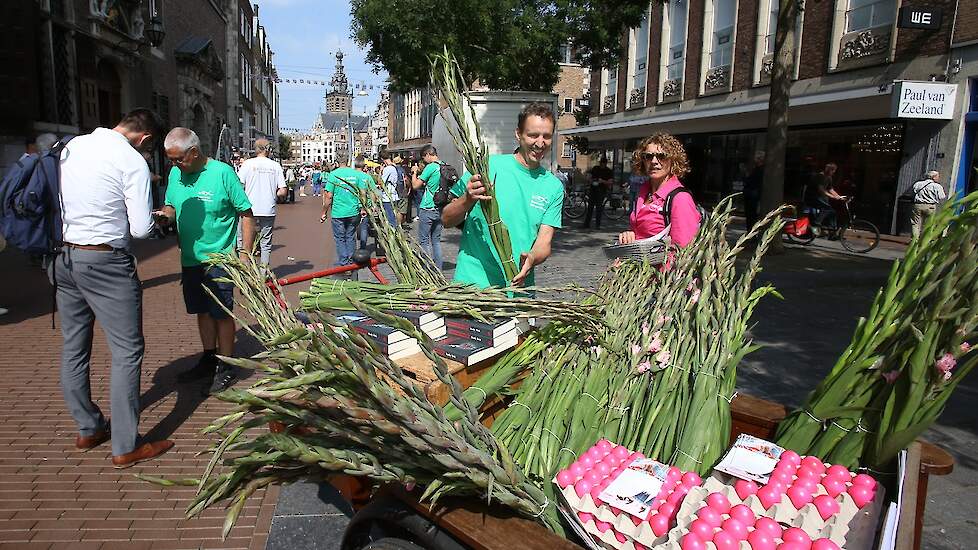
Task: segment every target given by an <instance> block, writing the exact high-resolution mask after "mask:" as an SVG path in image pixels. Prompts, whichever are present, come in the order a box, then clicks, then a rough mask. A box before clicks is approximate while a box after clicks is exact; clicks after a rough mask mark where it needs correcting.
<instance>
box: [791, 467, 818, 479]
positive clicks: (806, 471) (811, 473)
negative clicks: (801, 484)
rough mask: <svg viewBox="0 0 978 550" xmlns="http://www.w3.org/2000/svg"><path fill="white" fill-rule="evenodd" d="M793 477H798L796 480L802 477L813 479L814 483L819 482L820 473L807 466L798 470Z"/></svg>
mask: <svg viewBox="0 0 978 550" xmlns="http://www.w3.org/2000/svg"><path fill="white" fill-rule="evenodd" d="M795 475H796V476H798V479H801V478H804V477H807V478H811V479H814V480H815V481H819V480H820V479H822V473H821V472H819V471H818V470H815V469H814V468H809V467H808V466H802V467H801V468H798V471H797V472H795Z"/></svg>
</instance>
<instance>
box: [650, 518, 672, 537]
mask: <svg viewBox="0 0 978 550" xmlns="http://www.w3.org/2000/svg"><path fill="white" fill-rule="evenodd" d="M649 525H650V526H652V532H653V533H655V536H657V537H661V536H662V535H665V534H666V533H668V532H669V518H668V517H666V516H664V515H662V514H655V515H653V516H652V517H650V518H649Z"/></svg>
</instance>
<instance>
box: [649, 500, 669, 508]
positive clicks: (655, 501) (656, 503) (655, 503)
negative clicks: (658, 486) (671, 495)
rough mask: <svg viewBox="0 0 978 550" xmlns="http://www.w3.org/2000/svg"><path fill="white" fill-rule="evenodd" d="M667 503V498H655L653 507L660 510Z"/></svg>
mask: <svg viewBox="0 0 978 550" xmlns="http://www.w3.org/2000/svg"><path fill="white" fill-rule="evenodd" d="M665 503H666V499H664V498H657V499H655V500H653V501H652V509H653V510H658V509H659V508H660V507H661V506H662V505H663V504H665Z"/></svg>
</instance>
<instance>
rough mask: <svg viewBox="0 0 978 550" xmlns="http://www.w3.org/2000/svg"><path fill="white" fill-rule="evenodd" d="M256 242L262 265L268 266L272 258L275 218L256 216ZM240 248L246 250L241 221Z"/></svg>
mask: <svg viewBox="0 0 978 550" xmlns="http://www.w3.org/2000/svg"><path fill="white" fill-rule="evenodd" d="M254 220H255V231H256V232H257V234H256V235H255V242H256V243H257V244H258V250H259V251H260V252H261V263H262V264H264V265H268V262H269V261H270V260H271V256H272V228H274V227H275V216H255V217H254ZM238 248H244V241H243V240H241V220H238Z"/></svg>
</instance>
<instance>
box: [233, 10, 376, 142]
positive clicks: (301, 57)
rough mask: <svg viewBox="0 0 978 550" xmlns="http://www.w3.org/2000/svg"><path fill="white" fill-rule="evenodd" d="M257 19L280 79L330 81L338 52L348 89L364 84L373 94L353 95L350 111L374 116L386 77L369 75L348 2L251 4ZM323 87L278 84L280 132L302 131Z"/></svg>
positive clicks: (319, 105) (319, 106)
mask: <svg viewBox="0 0 978 550" xmlns="http://www.w3.org/2000/svg"><path fill="white" fill-rule="evenodd" d="M252 2H253V3H256V4H258V6H259V7H258V18H259V19H260V20H261V24H262V25H263V26H264V27H265V30H266V31H267V32H268V40H269V43H270V45H271V48H272V51H273V52H274V54H275V56H274V58H273V59H274V63H275V67H276V69H277V70H278V75H279V78H282V79H306V80H309V79H312V80H325V81H329V80H330V79H331V78H332V77H333V72H334V71H335V65H336V57H335V55H336V50H337V48H340V49H342V51H343V54H344V57H343V65H344V67H345V72H346V76H347V79H349V81H350V85H351V86H353V85H354V84H356V83H364V84H366V85H367V86H368V87H369V86H370V85H373V87H374V88H373V90H369V89H368V90H367V92H368V94H369V95H368V96H366V97H364V96H358V95H354V98H353V112H354V114H362V113H363V111H364V109H365V108H366V109H367V110H368V112H373V110H374V108H375V107H376V105H377V100H378V99H379V97H380V90H381V89H382V88H383V85H384V80H385V78H386V76H387V75H386V74H384V73H381V74H379V75H377V74H374V73H373V72H372V71H371V70H370V65H368V64H367V63H366V62H365V61H364V52H363V51H361V50H360V48H358V47H356V45H355V44H354V42H353V40H352V39H351V38H350V4H349V2H345V1H343V2H341V1H336V0H252ZM325 93H326V87H325V86H315V85H309V84H288V83H284V82H282V83H280V84H279V98H280V101H281V105H280V122H279V124H280V125H281V127H282V128H283V129H286V128H299V129H306V128H309V127H310V125H311V124H312V120H313V118H314V117H315V115H316V113H318V112H320V110H321V109H322V104H323V95H324V94H325Z"/></svg>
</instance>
